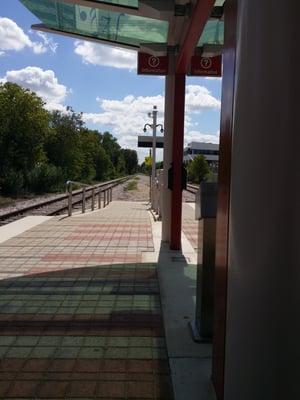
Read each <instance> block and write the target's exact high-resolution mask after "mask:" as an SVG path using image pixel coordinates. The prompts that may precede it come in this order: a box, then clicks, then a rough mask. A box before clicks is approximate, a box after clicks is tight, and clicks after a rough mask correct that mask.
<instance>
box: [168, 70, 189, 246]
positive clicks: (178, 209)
mask: <svg viewBox="0 0 300 400" xmlns="http://www.w3.org/2000/svg"><path fill="white" fill-rule="evenodd" d="M184 106H185V74H175V92H174V116H173V118H174V120H173V150H172V158H173V190H172V206H171V216H172V217H171V240H170V248H171V250H180V249H181V219H182V183H181V180H182V162H183V143H184V140H183V139H184V111H185V110H184Z"/></svg>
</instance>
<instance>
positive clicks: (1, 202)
mask: <svg viewBox="0 0 300 400" xmlns="http://www.w3.org/2000/svg"><path fill="white" fill-rule="evenodd" d="M14 203H15V201H14V200H13V199H11V198H10V197H3V196H0V208H2V207H6V206H12V205H13V204H14Z"/></svg>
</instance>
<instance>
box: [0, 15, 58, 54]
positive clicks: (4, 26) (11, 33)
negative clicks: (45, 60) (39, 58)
mask: <svg viewBox="0 0 300 400" xmlns="http://www.w3.org/2000/svg"><path fill="white" fill-rule="evenodd" d="M37 36H38V37H39V38H40V39H42V41H39V42H38V41H33V40H31V39H30V38H29V36H28V35H26V33H25V32H24V31H23V30H22V29H21V28H20V27H19V26H18V25H17V24H16V23H15V22H14V21H13V20H11V19H9V18H1V17H0V55H3V53H5V52H7V51H11V50H14V51H21V50H23V49H24V48H30V49H31V50H32V51H33V52H34V53H35V54H42V53H46V52H47V51H48V50H50V51H52V52H53V53H55V51H56V48H57V44H56V43H55V42H54V41H53V39H51V38H49V37H48V36H47V35H46V34H44V33H37Z"/></svg>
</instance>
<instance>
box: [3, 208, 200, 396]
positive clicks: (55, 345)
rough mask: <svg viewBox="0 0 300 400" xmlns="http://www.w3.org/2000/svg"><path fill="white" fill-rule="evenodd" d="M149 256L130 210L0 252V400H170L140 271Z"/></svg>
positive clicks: (150, 276)
mask: <svg viewBox="0 0 300 400" xmlns="http://www.w3.org/2000/svg"><path fill="white" fill-rule="evenodd" d="M120 210H121V211H120ZM97 215H99V216H100V218H98V216H97ZM191 234H194V232H193V233H191ZM122 246H123V247H122ZM151 250H153V242H152V232H151V225H150V221H149V216H148V214H147V211H146V209H145V206H144V205H142V204H133V203H128V204H127V203H126V204H125V203H124V206H122V209H120V207H119V206H118V207H117V206H116V207H114V206H113V205H110V207H107V208H106V209H105V210H101V211H100V212H99V214H97V212H96V213H94V214H93V216H91V215H88V214H87V215H85V216H84V217H82V218H68V219H61V218H60V217H55V218H53V219H51V220H49V221H47V222H45V223H44V224H41V225H39V226H37V227H35V228H33V229H31V230H29V231H27V232H24V233H23V234H22V235H20V236H19V237H18V238H14V239H12V240H10V241H8V242H6V243H5V246H0V269H1V271H3V273H2V274H1V273H0V292H1V293H0V294H1V296H0V355H2V360H0V371H1V372H0V379H1V377H2V379H4V380H2V382H4V383H5V384H3V385H0V398H1V396H2V397H3V398H12V397H14V398H23V399H24V398H26V399H28V400H29V399H33V398H39V399H43V398H45V399H56V400H58V399H61V400H62V399H64V398H68V399H72V398H74V399H75V398H76V399H88V398H89V399H91V398H101V399H102V400H105V399H106V400H108V399H109V400H112V399H120V400H121V399H124V400H125V399H127V398H128V399H130V398H132V399H140V400H141V399H143V400H145V399H147V398H153V399H155V398H157V399H158V398H163V396H167V397H166V398H168V399H169V398H170V397H168V396H169V395H170V393H171V392H170V389H169V386H170V381H169V380H166V381H164V380H163V379H161V378H159V379H158V378H157V377H160V376H161V374H163V375H164V376H165V375H166V376H167V377H168V376H169V366H168V360H167V358H165V357H166V349H165V341H164V337H163V336H164V332H163V324H162V318H161V307H160V299H159V290H158V284H157V279H158V278H157V272H156V265H155V264H153V263H147V264H146V263H145V264H141V254H142V251H151ZM3 252H4V253H5V259H4V258H2V259H1V255H2V254H3ZM18 257H19V258H18ZM20 257H21V258H20ZM8 277H11V279H10V281H8V280H6V278H8ZM1 279H2V281H1ZM4 357H5V358H4ZM14 382H16V383H17V385H16V388H13V387H12V386H9V384H10V383H14ZM164 386H165V388H164ZM1 390H2V392H1ZM10 392H11V393H10ZM159 396H160V397H159Z"/></svg>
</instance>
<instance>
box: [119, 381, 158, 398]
mask: <svg viewBox="0 0 300 400" xmlns="http://www.w3.org/2000/svg"><path fill="white" fill-rule="evenodd" d="M154 393H155V388H154V383H153V382H143V381H142V382H137V381H134V382H128V384H127V393H126V394H127V397H128V398H130V399H152V398H154Z"/></svg>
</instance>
